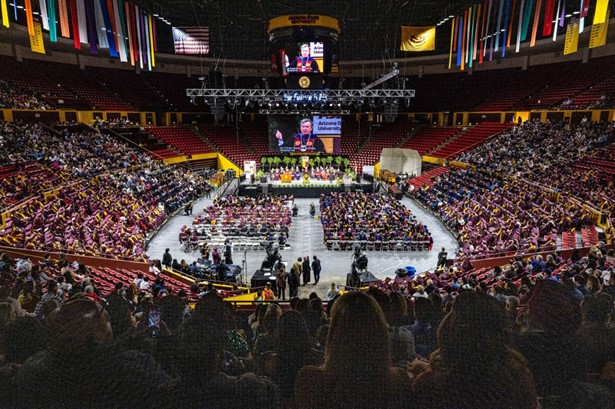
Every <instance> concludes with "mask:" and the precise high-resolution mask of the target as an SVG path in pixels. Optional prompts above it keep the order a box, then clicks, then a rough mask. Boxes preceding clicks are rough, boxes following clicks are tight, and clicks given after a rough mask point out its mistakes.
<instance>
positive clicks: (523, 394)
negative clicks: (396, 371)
mask: <svg viewBox="0 0 615 409" xmlns="http://www.w3.org/2000/svg"><path fill="white" fill-rule="evenodd" d="M507 324H508V322H507V318H506V314H505V311H504V308H503V307H502V306H501V305H499V303H498V301H496V300H495V298H492V297H490V296H488V295H486V294H482V293H478V292H473V291H464V292H463V293H461V294H460V295H459V297H457V300H456V301H455V304H454V306H453V309H452V311H451V312H450V313H449V314H448V315H447V316H446V317H445V318H444V319H443V320H442V323H441V324H440V327H439V329H438V348H437V349H436V350H435V351H434V352H433V353H432V354H431V361H430V364H429V368H428V369H427V370H426V371H425V372H422V373H421V374H419V376H418V377H417V378H416V379H415V380H414V384H413V386H414V390H415V394H416V398H417V399H416V403H417V404H418V405H419V407H422V408H434V409H436V408H472V409H476V408H485V409H487V408H517V409H523V408H536V407H537V402H538V401H537V395H536V388H535V386H534V379H533V378H532V374H531V373H530V370H529V369H528V367H527V364H526V362H525V359H524V358H523V357H522V356H521V354H519V353H518V352H516V351H514V350H512V349H510V348H509V347H508V345H507V342H506V340H507V339H508V337H509V336H510V328H508V325H507Z"/></svg>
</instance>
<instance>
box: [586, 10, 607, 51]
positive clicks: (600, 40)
mask: <svg viewBox="0 0 615 409" xmlns="http://www.w3.org/2000/svg"><path fill="white" fill-rule="evenodd" d="M609 14H610V11H609V10H607V12H606V18H605V20H604V21H603V22H602V23H598V24H595V23H594V24H593V25H592V31H591V34H590V35H589V48H596V47H600V46H603V45H605V44H606V35H607V32H608V30H609Z"/></svg>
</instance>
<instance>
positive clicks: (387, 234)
mask: <svg viewBox="0 0 615 409" xmlns="http://www.w3.org/2000/svg"><path fill="white" fill-rule="evenodd" d="M320 217H321V222H322V226H323V231H324V241H325V244H326V243H328V242H330V241H337V242H339V243H340V246H342V247H343V249H351V248H352V244H353V242H368V243H369V242H379V243H382V242H388V243H393V244H396V243H400V244H403V243H410V242H420V243H425V244H426V245H427V246H428V247H430V246H431V245H432V244H433V241H432V239H431V234H430V233H429V230H428V228H427V226H425V225H424V224H422V223H421V222H420V221H418V220H417V219H416V216H414V215H413V214H412V212H410V210H409V209H407V208H406V207H405V206H404V205H403V204H402V203H401V202H400V201H398V200H395V199H393V198H392V197H390V196H383V195H380V194H371V193H360V192H356V193H349V192H343V193H342V192H333V193H328V194H326V195H325V194H322V195H321V196H320Z"/></svg>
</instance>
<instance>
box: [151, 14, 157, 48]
mask: <svg viewBox="0 0 615 409" xmlns="http://www.w3.org/2000/svg"><path fill="white" fill-rule="evenodd" d="M152 32H153V33H154V51H156V52H158V39H157V38H156V19H155V18H153V17H152Z"/></svg>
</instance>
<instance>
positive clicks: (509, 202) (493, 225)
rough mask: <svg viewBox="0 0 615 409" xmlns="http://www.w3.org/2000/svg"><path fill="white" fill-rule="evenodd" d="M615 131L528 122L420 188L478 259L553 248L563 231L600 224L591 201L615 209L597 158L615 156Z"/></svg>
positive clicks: (614, 189) (613, 190) (611, 186)
mask: <svg viewBox="0 0 615 409" xmlns="http://www.w3.org/2000/svg"><path fill="white" fill-rule="evenodd" d="M614 135H615V128H613V126H611V125H609V124H604V123H601V124H592V123H589V122H586V123H583V124H581V125H578V126H563V125H562V124H561V123H558V124H551V123H546V124H543V123H540V122H537V121H531V122H530V121H528V122H525V123H524V124H522V125H520V126H517V127H514V128H513V129H512V130H511V131H509V132H506V133H504V134H503V135H502V136H499V137H497V138H495V139H493V140H491V141H489V142H487V143H485V144H484V145H482V146H480V147H478V148H476V149H474V150H472V151H470V152H467V153H464V154H463V155H461V156H460V157H459V158H458V159H457V160H458V161H460V162H465V163H468V164H470V165H474V166H475V167H471V168H467V169H453V170H452V171H451V172H448V173H446V174H443V175H440V176H439V177H438V178H437V179H436V180H435V181H434V184H433V185H431V186H424V187H422V188H421V189H420V190H418V191H415V192H413V194H414V195H416V197H417V198H418V199H419V200H421V201H422V202H423V203H424V204H426V205H427V206H429V207H430V208H431V209H432V211H434V212H435V213H436V214H438V215H439V216H440V217H441V218H442V220H443V221H444V222H445V223H446V224H447V225H448V226H449V227H451V228H452V229H453V230H456V231H458V232H459V241H460V244H461V247H462V249H463V252H464V254H465V255H466V256H470V257H487V256H490V255H494V254H508V253H513V254H514V253H515V252H518V251H521V252H526V253H527V252H534V251H537V250H552V249H554V248H555V247H556V245H557V234H558V233H561V232H562V231H570V230H574V229H576V228H583V227H585V226H590V225H593V224H594V221H593V217H592V214H591V213H590V212H589V211H588V210H587V209H586V208H584V207H583V204H588V205H590V206H591V207H593V208H594V209H599V210H600V211H603V212H604V213H605V214H611V213H612V212H613V208H614V206H615V205H614V204H613V200H612V198H613V197H614V195H615V182H614V181H613V177H612V174H610V173H608V171H605V170H604V169H602V168H601V167H600V166H602V165H600V163H599V165H598V166H593V165H592V164H593V162H592V161H594V160H596V159H597V160H599V161H600V160H603V159H604V160H605V161H607V163H608V160H609V158H611V157H612V156H613V154H612V148H611V147H610V146H609V144H610V143H611V142H612V141H613V138H614Z"/></svg>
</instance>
